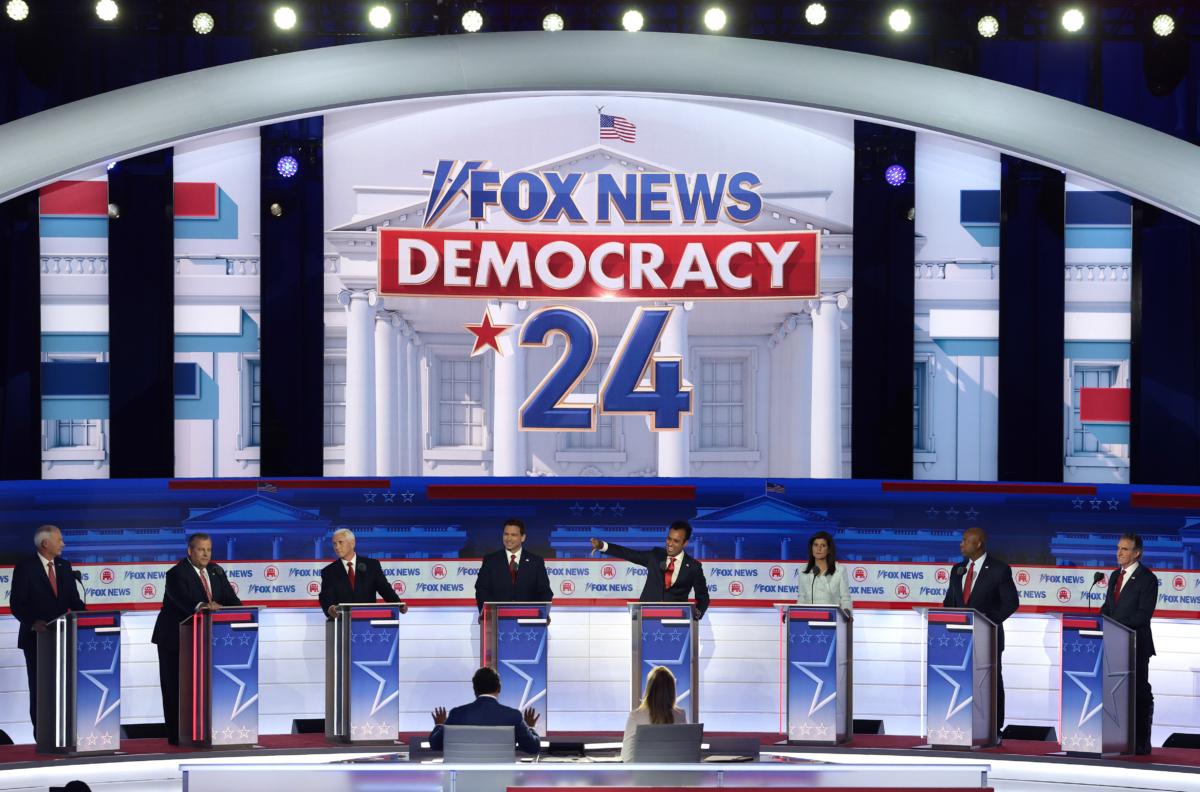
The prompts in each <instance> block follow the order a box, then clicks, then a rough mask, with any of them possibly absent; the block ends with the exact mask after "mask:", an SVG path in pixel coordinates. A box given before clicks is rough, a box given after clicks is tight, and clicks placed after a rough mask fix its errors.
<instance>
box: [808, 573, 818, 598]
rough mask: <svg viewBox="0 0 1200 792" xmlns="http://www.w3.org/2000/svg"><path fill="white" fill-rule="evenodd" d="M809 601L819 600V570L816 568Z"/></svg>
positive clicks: (809, 591)
mask: <svg viewBox="0 0 1200 792" xmlns="http://www.w3.org/2000/svg"><path fill="white" fill-rule="evenodd" d="M808 601H809V602H811V603H816V601H817V570H815V569H814V570H813V573H812V585H811V586H809V589H808Z"/></svg>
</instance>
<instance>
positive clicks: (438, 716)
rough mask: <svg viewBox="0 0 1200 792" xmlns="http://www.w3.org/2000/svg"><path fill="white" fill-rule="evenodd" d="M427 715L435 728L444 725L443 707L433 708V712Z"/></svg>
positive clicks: (444, 712)
mask: <svg viewBox="0 0 1200 792" xmlns="http://www.w3.org/2000/svg"><path fill="white" fill-rule="evenodd" d="M429 714H430V715H432V716H433V723H434V725H435V726H442V725H444V724H445V723H446V708H445V707H435V708H434V710H433V712H431V713H429Z"/></svg>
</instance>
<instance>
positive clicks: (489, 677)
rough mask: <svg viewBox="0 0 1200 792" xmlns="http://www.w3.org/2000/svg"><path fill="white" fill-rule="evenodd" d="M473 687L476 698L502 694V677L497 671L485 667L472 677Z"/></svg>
mask: <svg viewBox="0 0 1200 792" xmlns="http://www.w3.org/2000/svg"><path fill="white" fill-rule="evenodd" d="M471 687H472V688H474V689H475V695H476V696H482V695H484V694H485V693H487V694H491V695H495V694H497V693H499V692H500V675H499V674H497V673H496V669H494V668H490V667H488V666H484V667H483V668H481V669H479V670H478V671H476V672H475V676H473V677H471Z"/></svg>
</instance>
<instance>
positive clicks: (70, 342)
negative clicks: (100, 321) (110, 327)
mask: <svg viewBox="0 0 1200 792" xmlns="http://www.w3.org/2000/svg"><path fill="white" fill-rule="evenodd" d="M42 351H43V352H49V353H54V352H91V353H95V354H98V353H100V352H107V351H108V333H42Z"/></svg>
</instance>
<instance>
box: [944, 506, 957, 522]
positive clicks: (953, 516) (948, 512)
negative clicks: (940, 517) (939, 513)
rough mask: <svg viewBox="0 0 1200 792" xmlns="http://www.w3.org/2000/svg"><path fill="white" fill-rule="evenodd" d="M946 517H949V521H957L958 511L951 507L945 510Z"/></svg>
mask: <svg viewBox="0 0 1200 792" xmlns="http://www.w3.org/2000/svg"><path fill="white" fill-rule="evenodd" d="M946 516H947V517H949V518H950V519H951V520H957V519H958V509H956V508H954V507H953V506H951V507H950V508H949V509H946Z"/></svg>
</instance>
